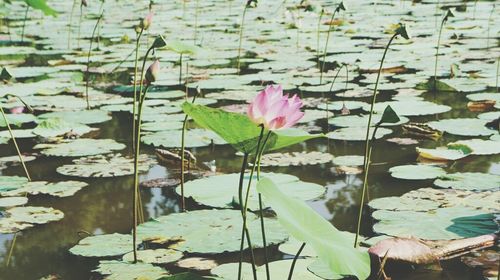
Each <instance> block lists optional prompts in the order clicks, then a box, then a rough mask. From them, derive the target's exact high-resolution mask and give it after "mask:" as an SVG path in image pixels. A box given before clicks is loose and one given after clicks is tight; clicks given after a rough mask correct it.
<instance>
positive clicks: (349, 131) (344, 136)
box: [326, 127, 392, 141]
mask: <svg viewBox="0 0 500 280" xmlns="http://www.w3.org/2000/svg"><path fill="white" fill-rule="evenodd" d="M391 133H392V130H390V129H388V128H383V127H380V128H379V129H377V134H376V135H375V138H376V139H380V138H382V137H384V136H385V135H388V134H391ZM372 134H373V127H371V128H370V139H371V135H372ZM326 136H327V137H328V138H330V139H334V140H345V141H365V139H366V129H360V128H359V127H343V128H339V129H336V130H334V131H332V132H330V133H328V134H327V135H326Z"/></svg>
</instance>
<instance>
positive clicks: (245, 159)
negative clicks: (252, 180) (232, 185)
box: [238, 153, 252, 280]
mask: <svg viewBox="0 0 500 280" xmlns="http://www.w3.org/2000/svg"><path fill="white" fill-rule="evenodd" d="M247 162H248V153H244V154H243V161H242V163H241V170H240V181H239V184H238V201H239V204H240V208H241V209H240V210H241V217H243V215H244V213H243V180H244V179H245V170H246V166H247ZM244 240H245V230H244V228H243V229H242V231H241V246H240V262H239V264H238V280H240V279H241V265H242V263H243V244H244V243H245V241H244ZM250 250H252V248H250Z"/></svg>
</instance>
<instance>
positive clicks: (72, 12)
mask: <svg viewBox="0 0 500 280" xmlns="http://www.w3.org/2000/svg"><path fill="white" fill-rule="evenodd" d="M76 1H77V0H73V5H72V6H71V13H70V14H69V25H68V49H71V32H72V30H71V29H72V27H73V14H74V13H75V8H76Z"/></svg>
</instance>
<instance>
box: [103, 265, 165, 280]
mask: <svg viewBox="0 0 500 280" xmlns="http://www.w3.org/2000/svg"><path fill="white" fill-rule="evenodd" d="M93 271H94V272H98V273H99V274H101V275H104V276H106V277H105V279H107V280H138V279H159V278H162V277H164V276H168V275H169V273H168V272H167V271H166V270H164V269H163V268H161V267H158V266H153V265H152V264H148V263H130V262H123V261H100V262H99V266H98V267H97V268H96V269H95V270H93Z"/></svg>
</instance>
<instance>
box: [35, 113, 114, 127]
mask: <svg viewBox="0 0 500 280" xmlns="http://www.w3.org/2000/svg"><path fill="white" fill-rule="evenodd" d="M38 118H40V119H52V118H60V119H63V120H65V121H67V122H70V123H81V124H95V123H102V122H105V121H109V120H111V116H110V115H109V114H108V112H106V111H102V110H81V111H62V112H51V113H45V114H41V115H39V116H38Z"/></svg>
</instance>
